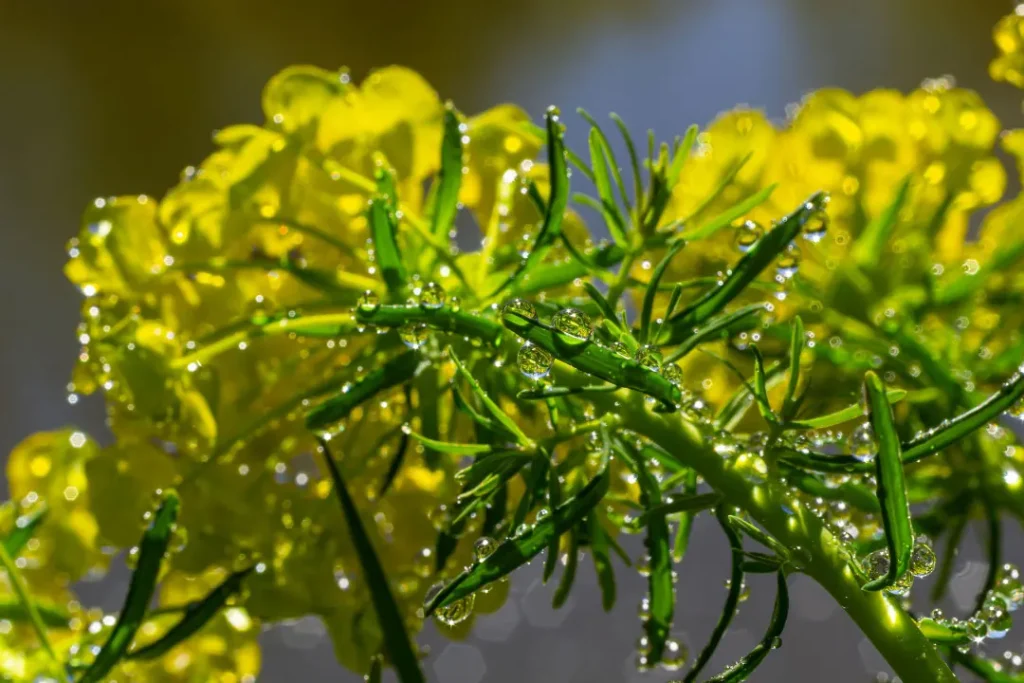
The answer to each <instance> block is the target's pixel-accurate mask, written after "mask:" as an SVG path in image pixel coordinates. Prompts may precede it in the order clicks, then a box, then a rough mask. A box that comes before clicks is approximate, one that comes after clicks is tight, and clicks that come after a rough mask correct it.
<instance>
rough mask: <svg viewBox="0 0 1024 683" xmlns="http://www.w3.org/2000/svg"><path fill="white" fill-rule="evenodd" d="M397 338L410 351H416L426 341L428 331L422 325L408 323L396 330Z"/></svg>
mask: <svg viewBox="0 0 1024 683" xmlns="http://www.w3.org/2000/svg"><path fill="white" fill-rule="evenodd" d="M398 336H399V337H400V338H401V339H402V343H403V344H405V345H406V346H408V347H409V348H410V349H418V348H420V347H421V346H423V344H424V343H425V342H426V341H427V337H428V336H429V331H428V329H427V326H426V325H424V324H423V323H411V322H410V323H405V324H404V325H402V326H401V327H400V328H398Z"/></svg>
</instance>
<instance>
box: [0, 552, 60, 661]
mask: <svg viewBox="0 0 1024 683" xmlns="http://www.w3.org/2000/svg"><path fill="white" fill-rule="evenodd" d="M0 564H3V567H4V569H5V570H6V571H7V578H8V579H10V581H11V586H12V587H13V588H14V592H15V594H16V595H17V596H18V600H20V601H21V604H22V605H24V607H25V611H26V612H27V613H28V618H29V621H30V622H32V628H33V629H35V632H36V636H37V637H38V638H39V643H40V644H41V645H42V646H43V649H44V650H46V654H47V656H48V657H49V658H50V660H51V661H52V662H53V669H54V671H55V672H58V673H57V678H58V679H60V678H63V674H62V673H60V672H61V669H62V665H61V661H60V658H59V657H58V656H57V652H56V651H55V650H54V649H53V644H52V643H51V642H50V638H49V636H47V635H46V626H45V625H44V624H43V619H42V617H40V616H39V610H38V609H36V603H35V602H33V601H32V596H31V595H29V593H28V587H27V586H26V585H25V579H24V578H22V576H21V572H20V571H18V566H17V565H16V564H15V563H14V559H13V558H12V557H11V555H10V553H8V552H7V549H6V548H5V547H4V546H3V544H2V543H0Z"/></svg>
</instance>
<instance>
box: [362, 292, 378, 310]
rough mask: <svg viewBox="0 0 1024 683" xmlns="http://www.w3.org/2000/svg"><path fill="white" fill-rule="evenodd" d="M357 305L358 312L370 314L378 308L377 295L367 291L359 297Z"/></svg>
mask: <svg viewBox="0 0 1024 683" xmlns="http://www.w3.org/2000/svg"><path fill="white" fill-rule="evenodd" d="M357 305H358V306H359V310H361V311H366V312H367V313H372V312H373V311H376V310H377V309H378V308H379V307H380V297H379V296H378V295H377V292H375V291H373V290H372V289H368V290H366V291H365V292H363V293H362V294H361V295H360V296H359V301H358V303H357Z"/></svg>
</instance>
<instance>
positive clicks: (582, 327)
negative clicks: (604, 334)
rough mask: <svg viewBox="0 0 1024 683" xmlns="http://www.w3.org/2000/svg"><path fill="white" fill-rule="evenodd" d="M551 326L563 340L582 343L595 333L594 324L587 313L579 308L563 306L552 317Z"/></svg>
mask: <svg viewBox="0 0 1024 683" xmlns="http://www.w3.org/2000/svg"><path fill="white" fill-rule="evenodd" d="M551 326H552V327H554V328H555V330H556V331H557V332H558V334H559V337H560V338H561V339H562V341H565V342H568V343H570V344H582V343H583V342H585V341H587V340H588V339H590V335H592V334H593V333H594V326H593V325H592V324H591V323H590V318H588V317H587V314H586V313H584V312H583V311H581V310H579V309H578V308H563V309H562V310H560V311H559V312H558V313H555V315H554V316H553V317H552V318H551Z"/></svg>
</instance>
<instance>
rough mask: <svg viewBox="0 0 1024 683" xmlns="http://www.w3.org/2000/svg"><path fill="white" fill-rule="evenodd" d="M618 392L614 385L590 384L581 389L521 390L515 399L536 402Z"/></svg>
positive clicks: (545, 388)
mask: <svg viewBox="0 0 1024 683" xmlns="http://www.w3.org/2000/svg"><path fill="white" fill-rule="evenodd" d="M616 390H618V387H617V386H615V385H614V384H591V385H587V386H583V387H562V386H556V387H539V388H537V389H523V390H522V391H520V392H519V393H518V394H516V398H519V399H523V400H524V401H538V400H547V399H549V398H555V397H557V396H574V395H576V394H605V393H608V392H611V391H616Z"/></svg>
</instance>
